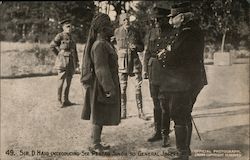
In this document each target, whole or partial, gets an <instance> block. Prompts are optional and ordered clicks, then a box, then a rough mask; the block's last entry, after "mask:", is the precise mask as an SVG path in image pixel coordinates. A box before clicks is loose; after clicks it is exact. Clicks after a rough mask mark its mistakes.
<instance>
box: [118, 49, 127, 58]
mask: <svg viewBox="0 0 250 160" xmlns="http://www.w3.org/2000/svg"><path fill="white" fill-rule="evenodd" d="M117 53H118V57H119V58H124V57H126V55H127V50H126V49H120V50H118V52H117Z"/></svg>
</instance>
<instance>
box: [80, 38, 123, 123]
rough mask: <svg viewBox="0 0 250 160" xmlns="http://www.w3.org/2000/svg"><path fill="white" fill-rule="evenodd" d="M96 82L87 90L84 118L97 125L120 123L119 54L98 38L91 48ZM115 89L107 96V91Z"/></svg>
mask: <svg viewBox="0 0 250 160" xmlns="http://www.w3.org/2000/svg"><path fill="white" fill-rule="evenodd" d="M91 59H92V60H93V65H94V80H93V81H94V82H93V85H91V86H90V87H89V88H87V90H86V95H85V101H84V105H83V112H82V119H85V120H89V119H91V121H92V123H93V124H97V125H118V124H119V123H120V120H121V96H120V94H121V93H120V84H119V77H118V63H117V54H116V52H115V49H114V47H113V46H112V45H111V44H110V43H109V42H107V41H106V40H97V41H95V43H94V44H93V46H92V48H91ZM111 90H114V91H115V95H114V96H113V97H110V98H107V97H106V96H105V93H106V92H109V91H111Z"/></svg>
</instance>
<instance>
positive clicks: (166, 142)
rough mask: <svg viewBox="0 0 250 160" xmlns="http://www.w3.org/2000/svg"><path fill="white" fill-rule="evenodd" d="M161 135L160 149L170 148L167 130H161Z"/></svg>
mask: <svg viewBox="0 0 250 160" xmlns="http://www.w3.org/2000/svg"><path fill="white" fill-rule="evenodd" d="M161 135H162V147H163V148H165V147H168V146H170V140H169V132H168V131H167V129H162V130H161Z"/></svg>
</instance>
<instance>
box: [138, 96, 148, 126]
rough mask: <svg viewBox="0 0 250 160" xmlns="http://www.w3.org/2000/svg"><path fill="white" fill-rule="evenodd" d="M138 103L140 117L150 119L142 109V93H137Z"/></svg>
mask: <svg viewBox="0 0 250 160" xmlns="http://www.w3.org/2000/svg"><path fill="white" fill-rule="evenodd" d="M136 104H137V108H138V116H139V118H140V119H143V120H146V121H147V120H149V118H148V117H146V115H145V114H144V112H143V110H142V108H143V107H142V95H141V94H136Z"/></svg>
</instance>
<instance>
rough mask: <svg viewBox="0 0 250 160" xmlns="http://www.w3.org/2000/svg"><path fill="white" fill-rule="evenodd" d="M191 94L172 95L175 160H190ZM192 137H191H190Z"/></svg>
mask: <svg viewBox="0 0 250 160" xmlns="http://www.w3.org/2000/svg"><path fill="white" fill-rule="evenodd" d="M190 102H191V101H190V94H189V93H187V92H183V93H175V94H172V95H171V98H170V104H171V115H172V118H173V120H174V122H175V138H176V148H177V153H176V156H175V157H174V159H176V160H188V159H189V152H188V143H189V142H188V141H189V140H188V137H189V135H188V131H189V130H188V122H190V121H189V120H191V119H190V113H191V112H190ZM190 136H191V135H190Z"/></svg>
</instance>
